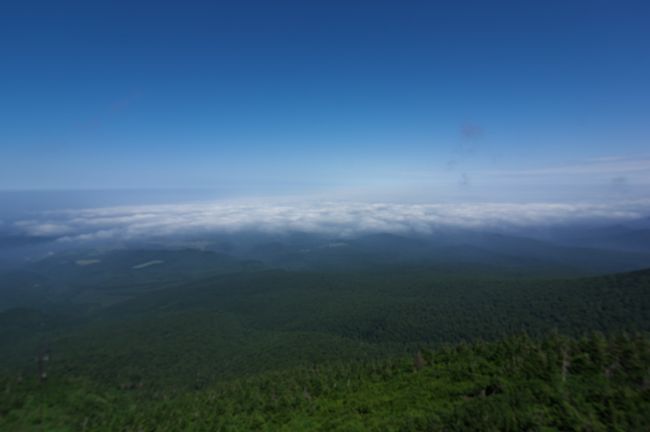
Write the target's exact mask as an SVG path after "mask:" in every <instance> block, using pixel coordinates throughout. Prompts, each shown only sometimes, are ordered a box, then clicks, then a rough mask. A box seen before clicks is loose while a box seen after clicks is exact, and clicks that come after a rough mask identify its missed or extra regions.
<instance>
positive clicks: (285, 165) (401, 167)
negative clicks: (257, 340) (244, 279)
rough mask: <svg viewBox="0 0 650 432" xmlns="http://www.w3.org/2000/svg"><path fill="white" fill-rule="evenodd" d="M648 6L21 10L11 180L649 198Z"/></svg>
mask: <svg viewBox="0 0 650 432" xmlns="http://www.w3.org/2000/svg"><path fill="white" fill-rule="evenodd" d="M649 21H650V6H648V5H647V3H646V2H641V1H639V2H630V1H545V2H541V1H540V2H538V1H510V2H500V1H499V2H487V1H476V2H469V1H449V2H381V1H373V2H338V1H331V0H330V1H327V2H318V1H316V2H284V1H278V2H267V1H260V2H256V1H238V2H206V3H205V4H203V3H199V2H182V3H179V2H169V3H166V2H152V3H139V2H135V3H134V2H85V3H78V4H73V3H70V2H47V3H43V4H40V3H38V2H31V1H25V2H15V4H9V2H5V3H3V5H2V6H0V56H1V58H2V67H1V68H0V95H2V96H1V97H0V189H5V190H12V189H21V190H24V189H79V188H81V189H122V188H129V189H144V188H148V189H151V188H162V189H166V188H173V189H179V188H204V189H225V190H229V191H235V192H233V193H241V194H242V195H272V194H280V195H282V194H316V193H323V194H331V195H335V196H345V197H347V196H351V197H367V198H369V199H378V198H383V197H388V198H391V199H396V198H404V199H413V200H419V201H436V200H445V199H454V198H458V197H460V198H462V199H467V200H469V199H479V200H480V199H493V200H494V199H503V200H506V199H512V200H524V199H533V200H534V199H539V200H552V199H557V200H573V199H575V198H577V197H585V196H590V197H592V198H593V199H594V200H598V199H607V197H611V196H630V197H646V196H647V192H645V191H646V190H648V189H647V187H650V126H649V125H650V119H649V114H650V80H648V77H649V76H650V26H649V25H648V22H649Z"/></svg>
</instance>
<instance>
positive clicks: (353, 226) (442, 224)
mask: <svg viewBox="0 0 650 432" xmlns="http://www.w3.org/2000/svg"><path fill="white" fill-rule="evenodd" d="M649 209H650V202H649V201H634V202H626V203H618V204H608V205H604V204H589V203H576V204H567V203H526V204H521V203H519V204H515V203H481V204H477V203H472V204H387V203H375V204H368V203H351V202H321V203H300V204H295V203H268V202H264V203H242V202H230V203H228V202H219V203H198V204H170V205H148V206H128V207H110V208H92V209H83V210H67V211H57V212H47V213H43V214H42V215H41V216H39V217H37V218H33V219H30V220H21V221H18V222H15V223H14V227H15V228H16V229H18V230H19V231H20V232H22V233H24V234H26V235H30V236H52V237H56V238H59V239H61V240H65V241H71V240H80V241H84V240H111V239H115V240H119V239H136V238H146V237H152V236H156V237H158V236H170V235H183V234H192V233H213V232H214V233H219V232H227V233H233V232H240V231H262V232H270V233H273V232H286V231H302V232H312V233H322V234H327V235H332V236H351V235H355V234H362V233H372V232H390V233H407V232H417V233H428V232H432V231H435V230H436V229H442V228H449V227H452V228H476V229H481V228H525V227H529V226H535V227H539V226H553V225H560V224H571V223H585V222H593V221H617V220H619V221H620V220H633V219H637V218H642V217H646V216H647V215H648V214H650V212H649V211H648V210H649Z"/></svg>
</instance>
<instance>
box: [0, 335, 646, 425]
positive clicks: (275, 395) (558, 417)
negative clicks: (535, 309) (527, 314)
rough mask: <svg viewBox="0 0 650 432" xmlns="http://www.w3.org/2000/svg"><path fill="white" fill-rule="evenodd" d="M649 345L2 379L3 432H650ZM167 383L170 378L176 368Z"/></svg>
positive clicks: (534, 344) (506, 343)
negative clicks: (228, 375) (177, 374)
mask: <svg viewBox="0 0 650 432" xmlns="http://www.w3.org/2000/svg"><path fill="white" fill-rule="evenodd" d="M648 365H650V337H648V335H647V334H636V335H629V334H618V335H615V336H610V337H607V338H605V337H603V336H602V335H601V334H598V333H595V334H591V335H590V336H589V337H583V338H578V339H569V338H565V337H562V336H559V335H557V334H554V335H551V336H548V337H546V338H543V339H540V340H536V339H531V338H530V337H528V336H525V335H524V336H515V337H509V338H506V339H504V340H501V341H498V342H490V343H486V342H480V341H477V342H473V343H458V344H455V345H450V346H444V347H438V348H437V349H435V350H427V349H422V350H418V351H416V352H415V353H414V354H413V355H412V356H410V357H397V358H385V359H376V360H367V361H355V362H330V363H327V364H320V365H313V366H309V367H296V368H290V369H287V370H283V371H275V372H267V373H262V374H258V375H256V376H253V377H247V378H238V379H232V380H225V381H222V382H218V383H214V384H212V385H210V386H207V387H206V388H203V389H200V390H181V389H175V388H167V389H150V388H147V386H146V385H144V386H143V385H141V383H140V382H132V383H130V384H129V385H122V386H117V385H108V384H103V383H98V382H97V381H92V380H89V379H87V378H80V377H75V376H70V375H60V376H54V377H51V379H48V380H47V381H45V382H40V383H39V382H38V381H37V380H36V379H34V378H30V377H26V378H23V379H21V380H17V379H16V377H12V378H5V379H4V382H3V383H2V384H3V386H4V391H3V393H2V397H1V398H0V427H1V428H2V429H3V430H11V431H23V430H25V431H26V430H37V431H38V430H41V431H76V430H94V431H95V430H96V431H115V430H123V431H177V430H188V431H212V430H224V431H226V430H230V431H239V430H241V431H251V430H284V431H300V430H306V431H312V430H321V431H334V430H341V431H355V430H358V431H366V430H371V431H372V430H374V431H423V430H431V431H435V430H441V431H442V430H445V431H466V430H501V431H521V430H531V431H532V430H583V431H609V430H617V431H631V430H638V431H641V430H648V429H649V428H650V373H649V370H648ZM169 373H173V370H170V371H169Z"/></svg>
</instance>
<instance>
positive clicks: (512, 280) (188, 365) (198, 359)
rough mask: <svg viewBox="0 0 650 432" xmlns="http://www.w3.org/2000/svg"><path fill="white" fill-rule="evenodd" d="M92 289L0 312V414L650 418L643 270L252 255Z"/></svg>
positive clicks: (179, 426) (189, 421)
mask: <svg viewBox="0 0 650 432" xmlns="http://www.w3.org/2000/svg"><path fill="white" fill-rule="evenodd" d="M157 271H159V270H157ZM217 273H218V272H217ZM156 275H157V273H156ZM66 277H67V276H66ZM93 277H95V276H93ZM156 277H159V276H156ZM123 284H124V283H123V282H120V283H119V284H118V285H117V286H118V291H119V290H121V287H122V286H123ZM99 286H100V287H102V289H103V290H105V291H106V292H107V294H106V295H110V294H111V290H112V288H111V286H110V285H106V286H103V285H99ZM105 297H106V296H105V295H101V296H99V297H98V299H99V300H98V302H95V303H89V304H85V305H84V304H81V303H79V302H69V301H68V302H66V301H62V302H59V303H50V304H48V305H47V306H43V304H41V305H40V306H38V307H36V306H35V307H31V308H27V307H20V308H11V309H8V310H5V311H4V312H2V313H0V324H1V325H0V347H1V349H2V353H3V356H2V358H1V359H0V368H1V369H0V370H1V373H0V376H2V380H3V386H4V392H3V393H2V394H1V395H0V399H1V400H2V403H1V409H0V425H2V426H3V429H5V430H12V431H13V430H48V431H49V430H192V429H195V430H264V429H267V430H301V429H302V430H319V429H320V430H336V429H339V430H368V429H370V430H372V429H374V430H468V429H472V428H476V429H479V430H490V429H495V428H496V430H543V429H544V427H548V428H549V429H548V430H580V429H582V430H643V429H645V428H647V426H648V415H647V414H646V412H647V411H648V408H650V407H648V402H649V396H650V394H649V393H648V388H649V385H648V382H650V376H649V375H648V373H649V369H648V365H650V362H649V361H648V360H649V357H648V356H649V354H648V346H649V339H648V336H647V333H644V332H647V331H650V314H649V313H648V311H649V310H650V271H647V270H646V271H637V272H632V273H619V274H614V275H607V276H598V277H588V278H563V279H558V278H555V277H552V278H540V277H530V276H528V277H520V276H518V275H517V274H512V273H508V272H505V273H501V274H498V273H493V272H489V271H483V272H480V271H476V269H466V271H465V270H464V269H462V268H461V269H458V268H450V267H431V266H421V267H418V266H402V267H400V266H393V267H384V268H376V269H374V270H373V271H358V272H325V271H321V272H318V271H287V270H265V269H260V268H252V269H251V268H248V269H244V270H243V271H242V270H237V271H235V272H230V273H224V274H215V275H212V276H206V277H199V278H188V279H187V280H185V281H183V282H179V283H170V284H169V285H166V286H163V287H160V288H158V289H155V290H151V289H150V288H149V286H148V285H147V287H146V288H145V289H142V290H140V291H138V290H137V289H136V290H135V291H133V292H132V293H131V294H130V295H129V297H127V298H126V299H122V300H121V301H118V302H115V301H111V302H108V303H104V302H103V299H104V298H105ZM594 331H596V332H601V333H602V334H603V335H605V336H600V335H599V334H594V333H593V332H594ZM638 332H641V333H638ZM521 334H525V335H526V336H519V337H513V335H521ZM560 335H562V336H560ZM585 335H589V336H588V337H586V338H585ZM629 335H634V336H629ZM44 353H47V356H48V360H47V362H41V363H42V364H41V366H40V367H42V368H43V369H44V370H45V371H46V372H47V374H48V378H47V379H46V380H45V381H44V382H42V383H41V382H39V379H38V377H37V375H38V372H39V371H38V369H39V366H38V364H37V362H36V361H35V358H36V357H39V356H41V357H42V356H43V355H44ZM469 425H472V426H469Z"/></svg>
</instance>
